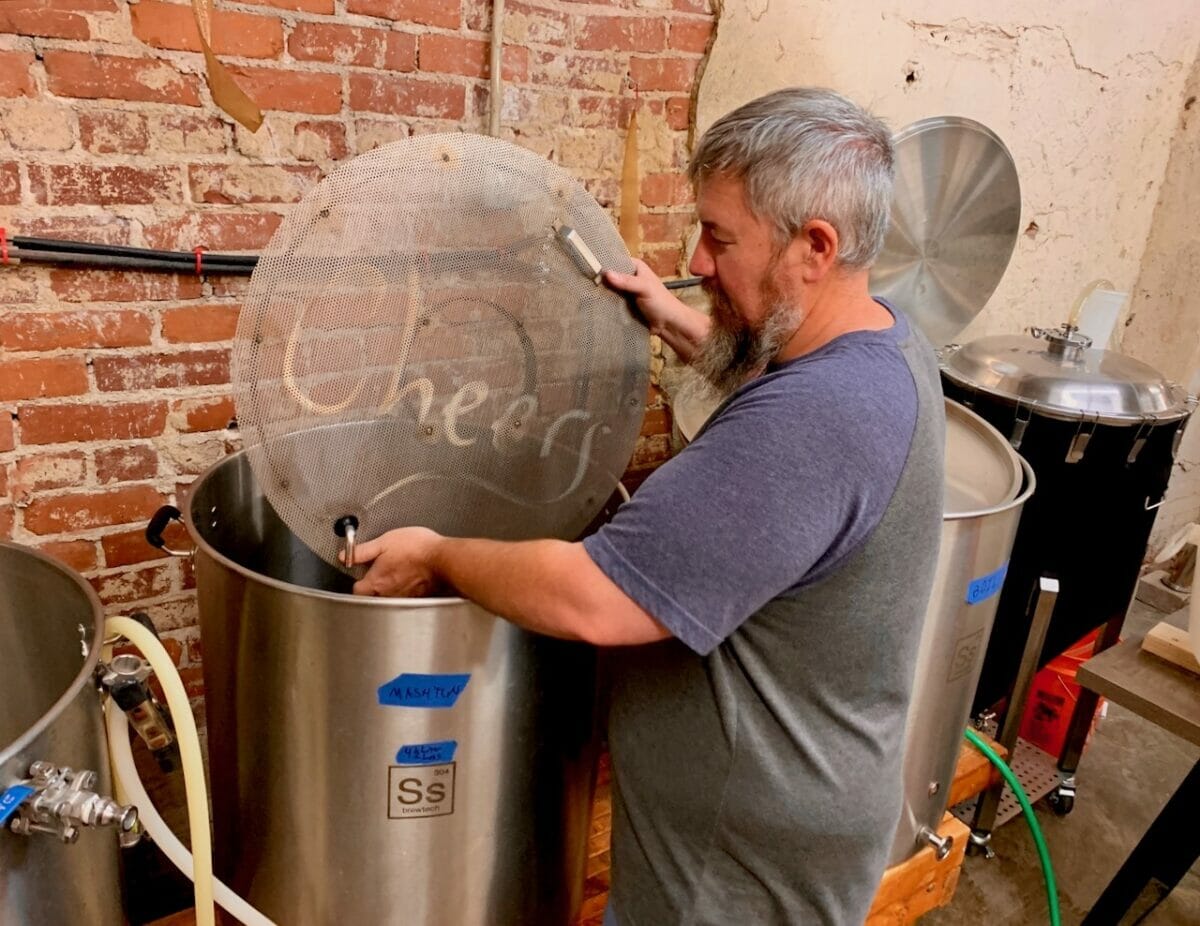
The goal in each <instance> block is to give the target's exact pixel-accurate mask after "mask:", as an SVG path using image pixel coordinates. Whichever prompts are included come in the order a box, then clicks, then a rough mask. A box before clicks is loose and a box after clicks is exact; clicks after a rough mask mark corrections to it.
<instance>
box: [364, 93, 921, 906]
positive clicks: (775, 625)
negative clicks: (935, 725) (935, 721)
mask: <svg viewBox="0 0 1200 926" xmlns="http://www.w3.org/2000/svg"><path fill="white" fill-rule="evenodd" d="M892 155H893V152H892V147H891V142H890V138H889V135H888V132H887V130H886V128H885V127H884V126H883V125H882V123H880V122H879V121H877V120H876V119H874V118H873V117H871V116H869V115H868V114H866V113H865V112H863V111H862V110H860V109H859V108H858V107H856V106H855V105H854V104H852V103H850V102H849V101H848V100H846V99H844V98H842V97H840V96H838V95H837V94H834V93H832V92H829V91H825V90H811V89H791V90H784V91H780V92H777V93H773V94H770V95H769V96H766V97H763V98H761V99H758V100H755V101H753V102H751V103H748V104H746V105H745V106H743V107H741V108H740V109H737V110H735V111H734V112H732V113H730V114H729V115H727V116H725V117H724V118H723V119H721V120H720V121H719V122H717V123H716V124H715V125H713V127H712V128H711V129H709V130H708V132H706V133H705V135H704V137H703V138H702V139H701V141H700V143H699V145H698V147H697V150H696V153H695V156H694V158H693V161H692V164H691V168H690V173H691V177H692V180H693V182H694V183H695V184H696V188H697V211H698V213H699V218H700V223H701V233H700V239H699V242H698V244H697V246H696V250H695V254H694V256H693V257H692V262H691V270H692V272H693V273H695V274H698V275H700V276H702V277H704V278H705V285H706V287H707V289H708V292H709V294H710V296H711V297H712V315H711V319H710V318H709V317H707V316H704V315H703V314H701V313H698V312H696V311H694V310H692V309H690V308H688V307H686V306H685V305H683V304H682V303H681V302H679V301H678V300H676V299H675V298H674V297H673V296H672V295H670V293H669V292H668V291H667V290H666V288H665V287H664V286H663V285H662V283H661V282H660V281H659V280H658V279H657V278H656V277H655V276H654V274H653V273H652V272H651V271H650V270H649V268H648V267H647V266H646V265H645V264H644V263H641V262H638V263H637V272H636V274H635V275H623V274H619V273H609V274H608V275H607V280H608V282H609V284H610V285H612V286H614V287H617V288H619V289H623V290H626V291H628V292H630V293H632V294H633V295H634V296H635V297H636V299H637V304H638V306H639V308H640V310H641V312H642V313H643V315H644V316H645V319H646V321H647V322H648V323H649V325H650V328H651V330H652V331H653V332H654V333H656V334H659V335H661V336H662V337H663V339H664V340H665V341H666V342H667V343H669V344H670V345H671V346H672V347H673V348H674V349H675V350H676V351H677V352H678V353H679V355H680V356H681V357H682V358H683V359H685V360H690V361H691V362H692V363H693V364H694V365H695V366H696V367H697V369H699V370H700V371H702V372H703V373H704V374H705V375H706V376H708V377H709V378H710V379H711V380H712V381H713V382H714V383H715V384H716V385H717V386H719V387H722V388H732V389H733V391H732V394H731V395H730V396H729V398H728V399H727V400H726V401H725V402H724V403H723V404H722V405H721V406H720V408H719V409H718V410H717V412H716V413H715V414H714V415H713V416H712V418H711V419H710V420H709V422H708V424H707V426H706V427H705V429H704V430H703V431H702V433H701V434H700V435H699V436H698V437H697V438H696V439H695V440H694V441H693V442H692V443H691V444H690V445H689V446H688V447H687V448H686V449H685V450H684V451H683V452H682V453H680V454H679V455H678V456H676V457H675V458H674V459H673V460H671V461H670V462H668V463H666V464H665V465H664V466H662V467H661V468H660V469H659V470H658V471H657V472H656V473H655V474H654V475H652V476H651V477H650V478H649V479H648V480H647V481H646V482H645V484H644V485H643V486H642V487H641V488H640V489H639V491H638V492H637V494H636V496H635V497H634V498H633V500H632V501H631V502H629V503H627V504H626V505H625V506H623V507H622V508H621V509H620V510H619V511H618V512H617V514H616V516H615V518H614V519H613V520H612V522H611V523H610V524H608V525H607V526H605V527H604V528H602V529H601V530H600V531H599V532H598V533H597V534H595V535H593V536H592V537H590V538H588V539H587V540H585V541H583V542H582V543H565V542H560V541H553V540H545V541H531V542H525V543H504V542H494V541H487V540H459V539H449V538H443V537H440V536H438V535H436V534H434V533H432V532H430V531H427V530H424V529H421V528H406V529H402V530H399V531H394V532H391V533H389V534H386V535H384V536H383V537H380V538H379V539H377V540H375V541H372V542H369V543H365V544H363V545H362V546H361V547H360V548H359V549H360V554H361V556H362V558H363V559H364V560H368V561H369V560H373V561H374V562H373V564H372V566H371V568H370V570H369V571H368V572H367V574H366V575H365V577H364V578H363V579H362V581H360V582H359V583H358V584H357V585H356V586H355V590H356V591H358V592H360V593H364V594H396V595H421V594H425V593H428V592H429V591H431V590H433V589H435V588H438V587H442V586H446V585H448V586H451V587H452V588H454V589H456V590H457V591H458V592H459V593H460V594H462V595H465V596H466V597H468V598H471V599H473V600H475V601H477V602H478V603H479V604H480V605H482V606H483V607H484V608H486V609H488V610H490V611H492V612H493V613H496V614H499V615H502V616H504V617H506V618H508V619H510V620H512V621H514V622H516V623H517V624H520V625H521V626H523V627H525V628H528V629H529V630H533V631H537V632H540V633H546V634H551V635H553V636H557V637H565V638H569V639H579V640H586V641H589V642H591V643H594V644H598V645H605V646H621V645H625V646H628V649H625V650H622V651H620V652H619V653H617V654H614V659H613V660H612V661H613V663H614V671H615V674H616V677H615V679H614V684H613V694H612V697H613V703H612V710H611V717H610V724H609V743H610V747H611V750H612V757H613V770H614V781H615V785H616V787H615V794H614V807H613V888H612V894H611V898H610V906H609V913H608V921H609V922H610V923H611V922H616V923H619V924H620V926H667V924H675V923H687V924H731V923H747V924H749V923H754V924H773V923H779V924H784V923H817V922H822V923H837V924H843V923H844V924H853V923H861V922H862V920H863V919H864V917H865V915H866V913H867V910H868V908H869V905H870V902H871V899H872V897H873V896H874V893H875V890H876V888H877V886H878V883H879V878H880V875H881V874H882V872H883V868H884V865H885V863H886V858H887V853H888V850H889V848H890V846H891V842H892V839H893V837H894V835H895V832H896V827H897V824H898V821H899V816H900V801H901V758H902V753H903V730H904V722H905V716H906V712H907V708H908V702H909V696H910V690H911V686H912V681H913V678H912V676H913V671H914V666H915V660H916V649H917V642H918V636H919V632H920V627H921V622H922V618H923V615H924V610H925V606H926V601H927V597H928V594H929V591H930V587H931V585H932V581H933V572H934V566H935V561H936V557H937V543H938V538H939V536H940V525H941V510H942V447H943V425H944V423H943V419H942V399H941V392H940V388H939V385H938V377H937V369H936V365H935V362H934V359H933V356H932V352H931V351H930V350H929V347H928V345H927V344H926V343H925V342H924V340H923V339H922V338H921V337H920V336H919V335H918V334H917V333H916V332H915V331H914V330H913V329H912V328H911V327H910V326H909V323H908V322H907V321H906V320H905V318H904V317H903V316H902V315H901V314H900V313H899V312H897V311H896V310H894V309H891V308H889V307H888V306H886V305H884V304H882V303H880V302H878V301H875V300H874V299H872V298H871V296H870V295H869V294H868V291H867V270H868V268H869V267H870V265H871V262H872V261H873V260H874V259H875V257H876V255H877V254H878V252H879V250H880V247H881V245H882V241H883V236H884V233H885V230H886V228H887V225H888V204H889V201H890V198H891V180H892ZM630 644H643V645H639V646H631V645H630Z"/></svg>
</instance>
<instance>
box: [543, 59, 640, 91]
mask: <svg viewBox="0 0 1200 926" xmlns="http://www.w3.org/2000/svg"><path fill="white" fill-rule="evenodd" d="M625 72H626V66H625V64H624V63H622V62H621V61H619V60H617V57H616V56H613V55H599V56H594V57H589V56H587V55H572V54H561V53H559V52H538V53H536V54H535V55H534V65H533V69H532V74H531V78H532V80H533V81H534V82H535V83H537V84H546V85H549V86H552V87H571V88H573V89H576V90H603V91H605V92H606V93H613V92H615V91H617V90H619V89H620V87H621V85H622V84H623V83H624V82H625ZM642 89H645V88H644V87H643V88H642Z"/></svg>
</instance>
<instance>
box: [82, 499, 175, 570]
mask: <svg viewBox="0 0 1200 926" xmlns="http://www.w3.org/2000/svg"><path fill="white" fill-rule="evenodd" d="M153 514H154V512H150V514H149V515H147V516H146V520H147V522H149V520H150V517H151V516H152V515H153ZM163 539H165V540H166V542H167V546H169V547H172V548H175V549H183V550H186V549H188V548H189V547H190V546H191V542H190V541H189V540H188V535H187V530H186V528H184V526H183V525H182V524H180V523H179V522H178V521H172V522H171V523H170V524H169V525H168V526H167V529H166V530H165V531H163ZM100 548H101V549H102V550H103V551H104V565H105V566H107V567H108V568H110V569H112V568H114V567H116V566H132V565H133V564H135V563H148V562H150V561H151V560H155V559H166V558H167V557H168V556H170V555H171V554H169V553H165V552H163V551H162V550H160V549H158V548H157V547H152V546H150V542H149V541H148V540H146V528H145V527H144V526H143V527H139V528H136V529H135V530H131V531H120V532H118V533H115V534H105V535H104V536H103V537H101V538H100Z"/></svg>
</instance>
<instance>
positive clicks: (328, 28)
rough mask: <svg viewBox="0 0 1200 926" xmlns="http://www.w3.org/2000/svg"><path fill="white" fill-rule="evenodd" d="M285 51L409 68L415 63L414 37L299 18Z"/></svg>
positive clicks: (336, 60)
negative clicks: (302, 20)
mask: <svg viewBox="0 0 1200 926" xmlns="http://www.w3.org/2000/svg"><path fill="white" fill-rule="evenodd" d="M288 53H289V54H290V55H291V56H292V57H293V58H296V59H298V60H301V61H332V62H334V63H336V64H342V65H355V66H357V67H364V68H382V69H385V70H388V71H412V70H415V69H416V66H417V37H416V36H415V35H412V34H411V33H408V32H394V31H389V30H386V29H358V28H355V27H353V26H342V25H337V24H334V23H310V22H302V23H297V24H296V28H295V29H293V30H292V34H291V36H290V37H289V38H288Z"/></svg>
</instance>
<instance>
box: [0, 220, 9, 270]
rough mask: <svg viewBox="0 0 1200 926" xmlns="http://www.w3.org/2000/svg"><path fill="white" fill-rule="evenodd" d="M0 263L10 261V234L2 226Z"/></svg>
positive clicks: (0, 231) (0, 230)
mask: <svg viewBox="0 0 1200 926" xmlns="http://www.w3.org/2000/svg"><path fill="white" fill-rule="evenodd" d="M0 263H4V264H7V263H8V235H7V234H6V233H5V230H4V229H3V228H0Z"/></svg>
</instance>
